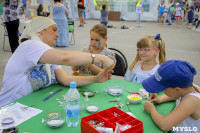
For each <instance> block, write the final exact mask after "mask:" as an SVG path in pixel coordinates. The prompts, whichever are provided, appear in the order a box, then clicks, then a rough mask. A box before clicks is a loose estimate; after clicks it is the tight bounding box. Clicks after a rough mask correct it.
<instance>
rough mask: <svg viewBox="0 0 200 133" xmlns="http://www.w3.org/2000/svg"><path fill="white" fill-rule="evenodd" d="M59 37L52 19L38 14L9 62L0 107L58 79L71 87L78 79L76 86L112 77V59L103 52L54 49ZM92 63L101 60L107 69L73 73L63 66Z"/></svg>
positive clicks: (0, 96) (24, 32) (0, 93)
mask: <svg viewBox="0 0 200 133" xmlns="http://www.w3.org/2000/svg"><path fill="white" fill-rule="evenodd" d="M57 38H58V33H57V25H56V23H55V22H54V21H53V20H52V19H51V18H49V17H42V16H39V17H35V18H33V19H32V20H31V21H30V23H29V24H28V25H27V26H26V28H25V30H24V31H23V33H22V36H21V37H20V42H21V44H20V45H19V47H18V48H17V49H16V51H15V52H14V54H13V55H12V56H11V57H10V59H9V61H8V63H7V65H6V68H5V72H4V77H3V82H2V90H1V92H0V107H1V106H3V105H6V104H8V103H10V102H13V101H15V100H17V99H19V98H21V97H23V96H26V95H28V94H30V93H32V92H34V91H39V90H40V89H43V88H46V87H48V86H50V85H53V84H55V83H57V82H58V83H60V84H61V85H64V86H69V85H70V82H71V81H75V82H77V86H83V85H88V84H92V83H100V82H104V81H107V80H109V79H110V78H111V74H110V71H111V70H112V69H113V68H114V61H113V60H112V59H110V58H109V57H107V56H104V55H101V54H93V55H92V54H91V53H86V52H80V51H64V50H58V49H54V48H52V47H53V46H54V45H56V39H57ZM92 63H94V64H97V63H102V64H103V68H104V70H103V71H101V72H100V73H99V74H98V75H96V76H72V75H69V74H67V73H66V72H65V71H64V70H63V69H62V67H61V66H60V65H67V66H79V65H85V64H92ZM32 100H34V99H32Z"/></svg>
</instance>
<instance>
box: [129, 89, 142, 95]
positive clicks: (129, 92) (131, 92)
mask: <svg viewBox="0 0 200 133" xmlns="http://www.w3.org/2000/svg"><path fill="white" fill-rule="evenodd" d="M126 91H127V92H129V93H130V94H138V95H139V94H140V93H137V92H130V91H128V90H126Z"/></svg>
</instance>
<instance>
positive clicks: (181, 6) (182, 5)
mask: <svg viewBox="0 0 200 133" xmlns="http://www.w3.org/2000/svg"><path fill="white" fill-rule="evenodd" d="M178 3H179V6H180V8H181V10H184V5H185V2H184V1H183V0H180V1H179V2H178Z"/></svg>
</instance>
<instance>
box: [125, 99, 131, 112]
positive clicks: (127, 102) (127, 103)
mask: <svg viewBox="0 0 200 133" xmlns="http://www.w3.org/2000/svg"><path fill="white" fill-rule="evenodd" d="M126 105H127V107H128V110H129V112H131V109H130V107H129V101H128V100H127V101H126Z"/></svg>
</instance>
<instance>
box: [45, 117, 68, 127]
mask: <svg viewBox="0 0 200 133" xmlns="http://www.w3.org/2000/svg"><path fill="white" fill-rule="evenodd" d="M64 122H65V120H62V119H58V120H54V119H51V120H49V121H48V122H47V125H48V126H49V127H51V128H58V127H60V126H62V125H63V123H64Z"/></svg>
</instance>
